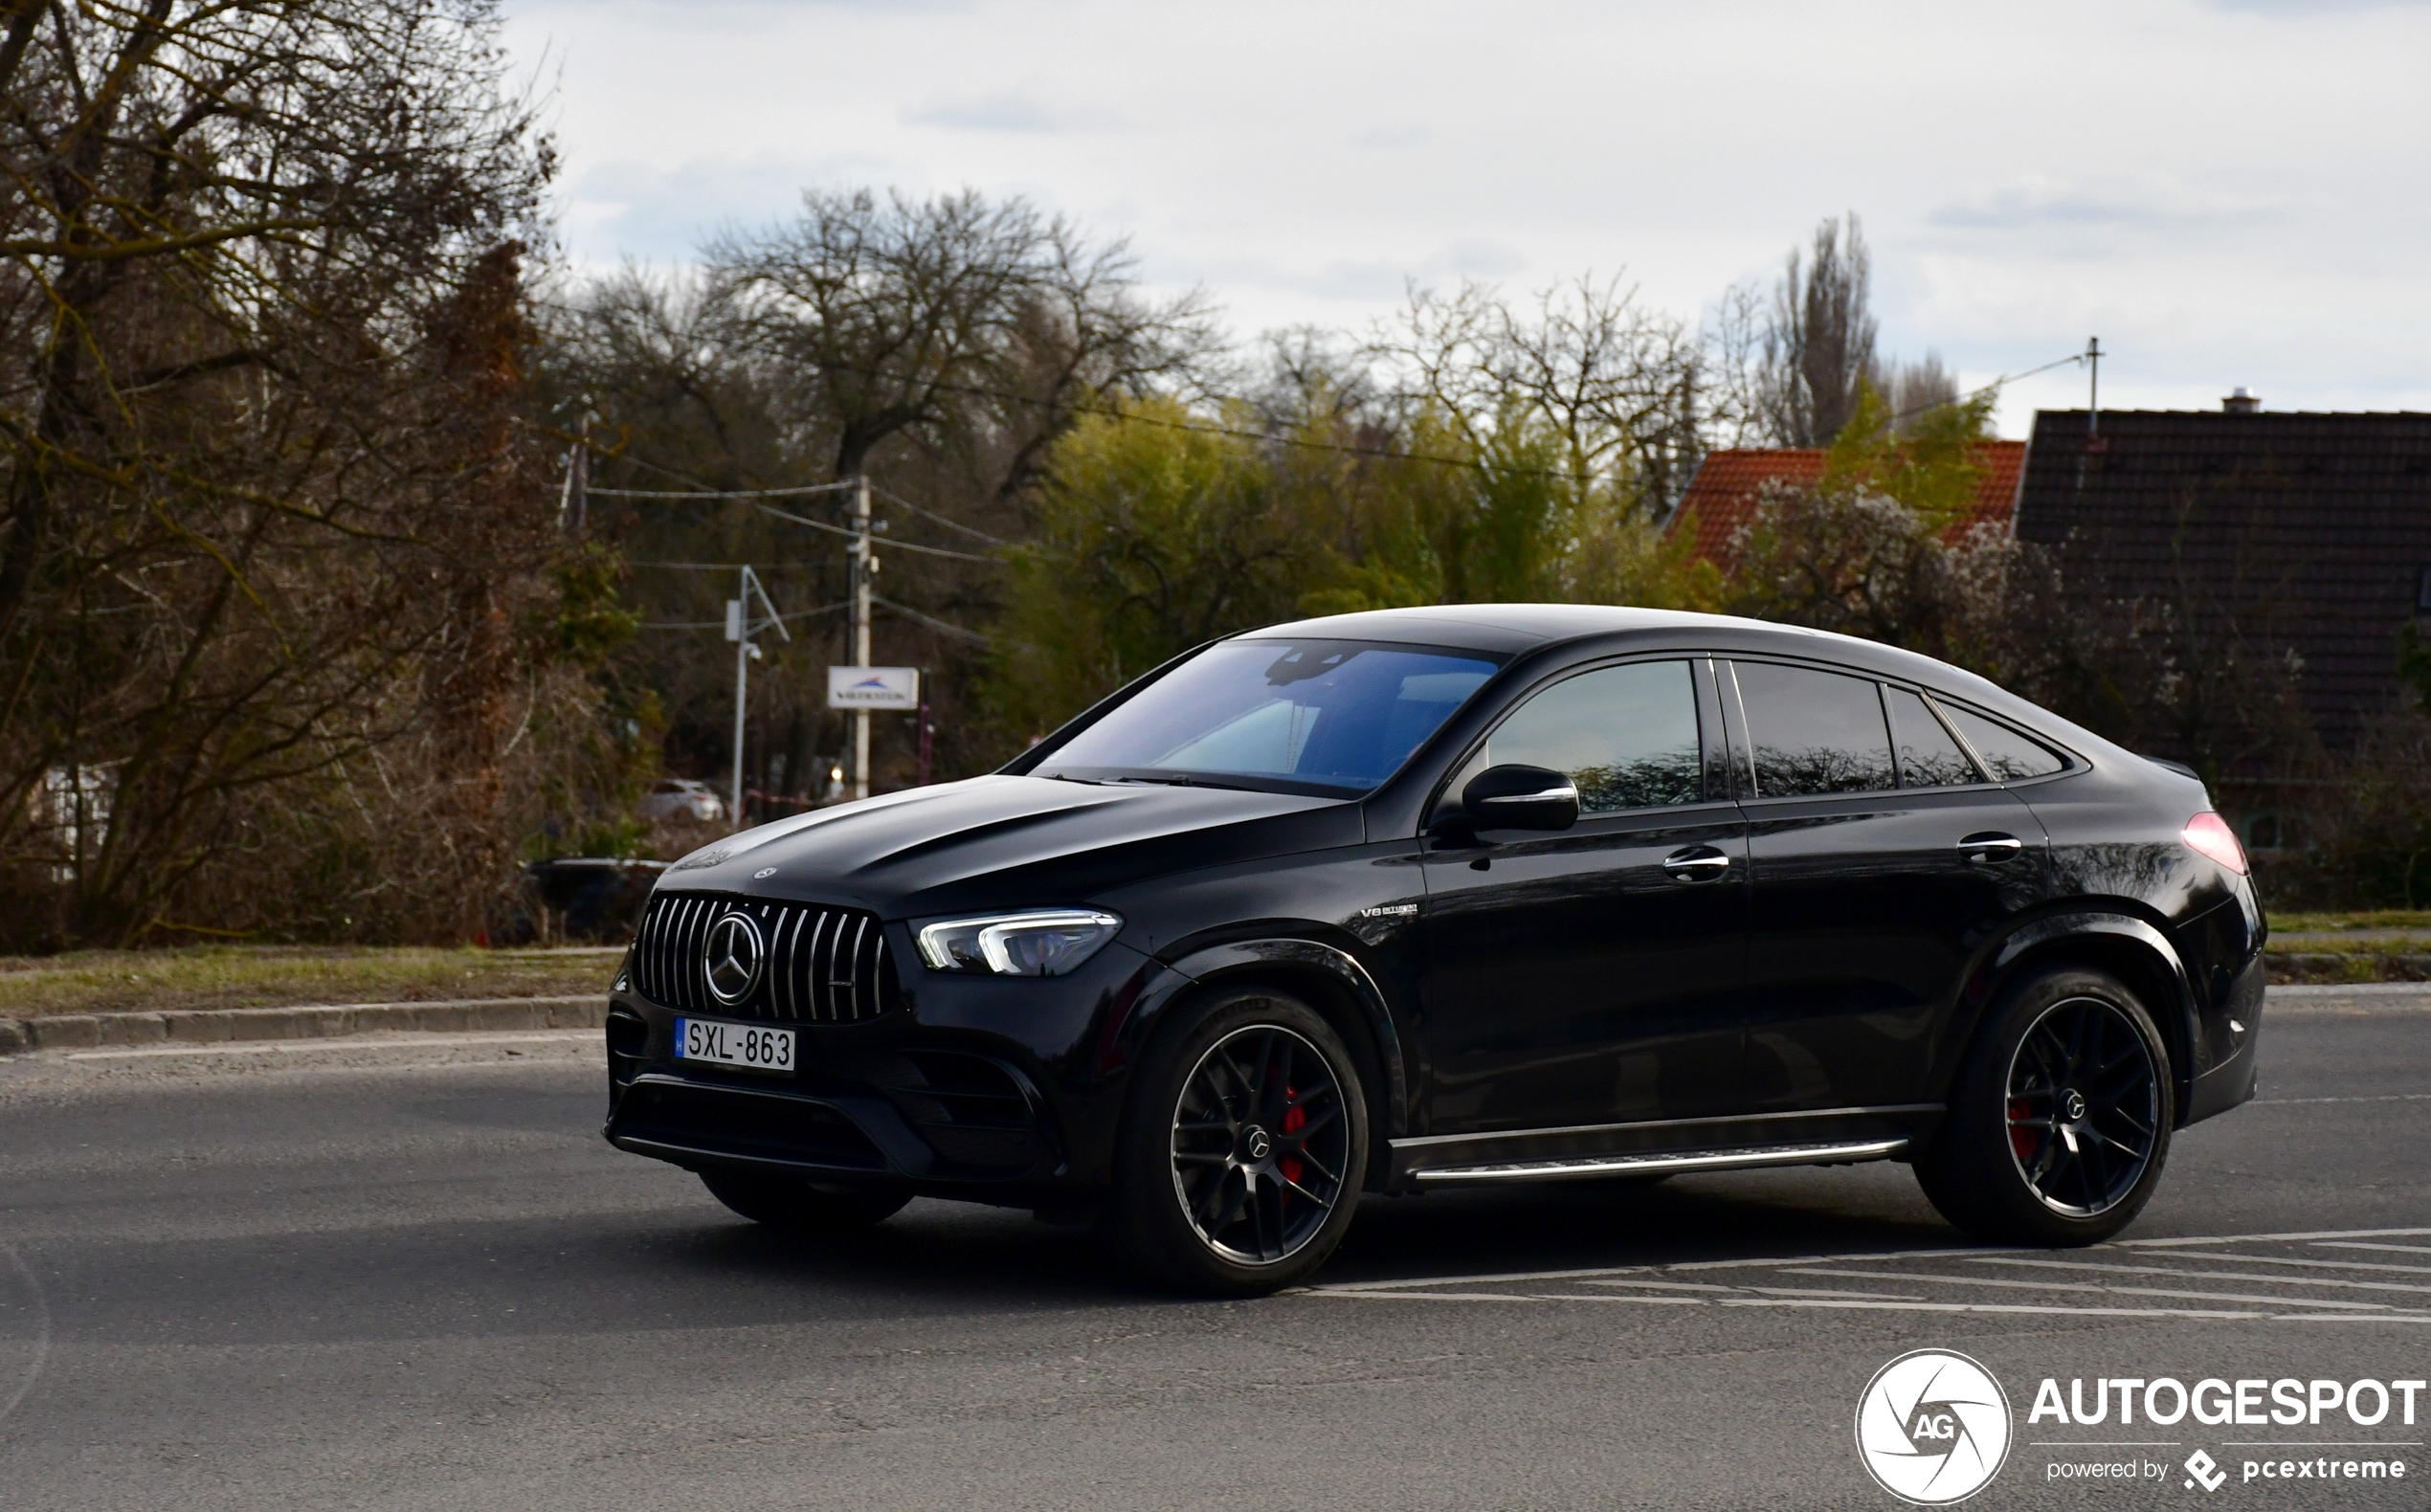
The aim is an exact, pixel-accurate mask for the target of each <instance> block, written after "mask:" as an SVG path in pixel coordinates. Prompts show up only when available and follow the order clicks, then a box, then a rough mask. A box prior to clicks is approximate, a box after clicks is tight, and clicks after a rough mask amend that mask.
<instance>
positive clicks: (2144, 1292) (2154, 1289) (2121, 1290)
mask: <svg viewBox="0 0 2431 1512" xmlns="http://www.w3.org/2000/svg"><path fill="white" fill-rule="evenodd" d="M1785 1274H1787V1275H1791V1276H1831V1277H1837V1278H1839V1279H1841V1280H1851V1281H1890V1280H1899V1281H1940V1282H1942V1283H1944V1284H1945V1285H1951V1286H1995V1287H2000V1288H2002V1289H2004V1290H2015V1291H2025V1292H2090V1293H2093V1294H2095V1295H2097V1296H2106V1297H2167V1298H2170V1299H2172V1300H2174V1301H2193V1302H2260V1303H2262V1304H2264V1306H2269V1307H2284V1306H2286V1305H2287V1304H2288V1303H2289V1302H2290V1301H2295V1302H2297V1303H2298V1305H2300V1306H2305V1307H2336V1308H2339V1309H2341V1310H2348V1309H2353V1310H2356V1311H2361V1312H2390V1311H2394V1310H2395V1309H2394V1308H2393V1307H2392V1305H2391V1304H2390V1303H2388V1302H2342V1301H2331V1300H2329V1299H2325V1298H2318V1297H2306V1298H2301V1299H2296V1298H2287V1297H2255V1296H2251V1295H2241V1294H2238V1293H2234V1292H2184V1291H2173V1290H2170V1289H2168V1288H2165V1287H2159V1286H2105V1285H2103V1284H2101V1283H2100V1282H2098V1281H2013V1280H2010V1279H2007V1278H2005V1277H1999V1276H1934V1275H1931V1274H1929V1273H1925V1274H1920V1273H1918V1272H1915V1271H1835V1270H1827V1269H1825V1268H1823V1267H1821V1266H1810V1267H1800V1268H1798V1269H1795V1270H1790V1271H1788V1272H1786V1273H1785ZM2427 1316H2431V1315H2427Z"/></svg>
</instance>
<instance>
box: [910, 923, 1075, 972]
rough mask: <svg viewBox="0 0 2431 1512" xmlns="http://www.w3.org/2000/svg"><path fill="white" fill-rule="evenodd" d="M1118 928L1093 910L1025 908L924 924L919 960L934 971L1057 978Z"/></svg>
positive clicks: (921, 932) (921, 933)
mask: <svg viewBox="0 0 2431 1512" xmlns="http://www.w3.org/2000/svg"><path fill="white" fill-rule="evenodd" d="M1122 927H1123V921H1122V920H1121V919H1120V918H1118V917H1116V916H1115V915H1113V914H1108V913H1101V912H1099V911H1098V910H1097V909H1094V908H1027V909H1023V910H1022V911H1021V912H1019V913H1011V914H988V915H984V916H982V917H980V918H977V919H948V920H947V921H946V922H944V923H934V924H924V925H922V926H921V931H920V958H921V959H922V960H924V961H926V962H927V963H928V967H929V969H931V970H934V971H993V972H994V973H996V974H997V975H998V976H1061V975H1062V974H1063V973H1064V972H1066V971H1069V970H1071V969H1072V968H1073V967H1077V966H1079V965H1080V964H1081V963H1082V962H1083V961H1086V960H1087V959H1088V958H1089V957H1091V956H1093V955H1095V954H1097V953H1098V950H1099V949H1100V948H1101V947H1102V946H1104V944H1105V943H1106V942H1107V941H1108V940H1111V939H1113V938H1114V936H1115V933H1116V932H1117V931H1118V930H1120V929H1121V928H1122Z"/></svg>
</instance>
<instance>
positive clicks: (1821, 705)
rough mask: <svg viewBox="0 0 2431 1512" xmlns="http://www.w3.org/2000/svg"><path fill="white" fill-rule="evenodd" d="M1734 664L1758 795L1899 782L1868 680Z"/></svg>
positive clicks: (1878, 787) (1874, 788) (1871, 788)
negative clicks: (1746, 715)
mask: <svg viewBox="0 0 2431 1512" xmlns="http://www.w3.org/2000/svg"><path fill="white" fill-rule="evenodd" d="M1734 670H1735V671H1736V672H1737V674H1738V678H1739V699H1740V702H1741V703H1742V705H1743V706H1744V707H1745V708H1746V709H1747V714H1748V735H1749V741H1750V744H1751V745H1753V746H1754V748H1755V790H1756V796H1757V797H1759V798H1791V797H1805V796H1813V795H1817V794H1822V793H1835V792H1881V791H1884V790H1885V789H1890V788H1895V787H1897V786H1898V778H1897V776H1896V773H1895V769H1894V768H1893V767H1892V766H1891V742H1890V731H1889V729H1888V727H1887V726H1885V723H1883V700H1882V696H1881V695H1880V694H1879V693H1877V692H1876V691H1875V687H1876V684H1875V682H1874V680H1873V679H1872V678H1851V677H1844V676H1842V675H1841V674H1840V673H1837V672H1818V671H1816V670H1814V669H1812V668H1808V667H1784V666H1777V665H1774V664H1773V663H1771V662H1763V661H1742V662H1738V663H1736V664H1735V669H1734Z"/></svg>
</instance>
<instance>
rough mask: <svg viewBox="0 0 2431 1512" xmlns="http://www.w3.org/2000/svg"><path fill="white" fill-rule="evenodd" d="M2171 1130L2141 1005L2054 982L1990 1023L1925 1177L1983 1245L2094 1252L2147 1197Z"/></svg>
mask: <svg viewBox="0 0 2431 1512" xmlns="http://www.w3.org/2000/svg"><path fill="white" fill-rule="evenodd" d="M2176 1122H2177V1106H2176V1081H2175V1078H2174V1077H2173V1075H2172V1073H2171V1070H2170V1057H2169V1052H2168V1050H2167V1049H2166V1048H2165V1047H2164V1046H2163V1045H2162V1043H2161V1036H2160V1034H2159V1032H2158V1031H2157V1030H2155V1029H2154V1028H2153V1026H2152V1014H2151V1013H2150V1012H2147V1011H2146V1009H2145V1007H2144V1005H2143V1004H2142V1003H2141V1002H2140V1001H2138V1000H2137V998H2136V996H2135V994H2134V993H2133V992H2131V991H2130V990H2129V989H2127V987H2126V986H2125V985H2124V984H2122V983H2120V982H2119V981H2118V980H2117V979H2115V978H2113V977H2110V976H2108V975H2106V974H2104V973H2103V972H2100V971H2093V970H2087V969H2085V968H2082V967H2065V968H2062V969H2058V970H2052V971H2046V972H2042V973H2041V974H2039V975H2037V976H2033V977H2030V978H2028V979H2027V980H2025V981H2023V982H2020V983H2018V985H2017V986H2016V987H2014V988H2013V989H2010V990H2008V991H2007V992H2005V993H2003V994H2002V996H2001V998H2000V1001H1999V1003H1998V1005H1997V1006H1996V1008H1995V1009H1994V1010H1993V1012H1992V1013H1991V1015H1990V1016H1989V1017H1988V1018H1987V1019H1986V1021H1985V1023H1984V1027H1983V1029H1982V1031H1981V1032H1980V1033H1979V1034H1977V1035H1976V1039H1975V1043H1974V1045H1973V1046H1972V1047H1970V1049H1969V1051H1968V1055H1967V1061H1966V1064H1965V1065H1964V1066H1963V1067H1962V1068H1961V1069H1960V1071H1959V1074H1958V1081H1957V1085H1956V1086H1955V1087H1953V1088H1952V1089H1951V1102H1950V1108H1949V1111H1948V1112H1947V1113H1946V1114H1945V1115H1944V1116H1943V1122H1942V1128H1941V1132H1940V1135H1939V1136H1938V1137H1937V1138H1936V1140H1935V1141H1934V1144H1933V1147H1932V1148H1931V1150H1929V1152H1928V1153H1927V1154H1926V1156H1925V1158H1924V1159H1922V1160H1919V1161H1918V1162H1917V1163H1916V1179H1917V1182H1918V1183H1919V1184H1920V1185H1921V1186H1923V1188H1924V1189H1925V1195H1926V1196H1927V1197H1929V1198H1930V1199H1931V1200H1932V1204H1933V1206H1934V1207H1935V1208H1937V1209H1939V1210H1940V1211H1941V1214H1942V1216H1943V1217H1946V1218H1948V1219H1949V1220H1950V1221H1951V1223H1953V1224H1955V1225H1957V1226H1958V1227H1959V1228H1960V1229H1963V1230H1965V1231H1966V1232H1967V1233H1969V1234H1973V1235H1974V1236H1975V1237H1977V1238H1979V1239H1985V1240H1989V1241H1991V1242H1993V1243H1996V1244H2025V1245H2036V1246H2042V1247H2050V1248H2063V1247H2073V1246H2076V1245H2084V1244H2096V1243H2099V1242H2101V1241H2102V1240H2104V1239H2107V1238H2108V1237H2109V1236H2110V1235H2112V1234H2116V1233H2118V1232H2119V1231H2120V1230H2121V1229H2124V1228H2126V1227H2127V1226H2128V1225H2129V1224H2130V1222H2132V1221H2134V1218H2135V1215H2136V1214H2137V1213H2139V1212H2143V1211H2144V1205H2145V1203H2147V1202H2148V1201H2150V1200H2151V1199H2152V1190H2153V1189H2154V1188H2155V1187H2156V1186H2158V1185H2159V1184H2160V1180H2161V1168H2162V1167H2163V1165H2164V1164H2166V1162H2167V1161H2168V1159H2169V1150H2170V1130H2171V1128H2172V1127H2173V1126H2174V1125H2175V1123H2176Z"/></svg>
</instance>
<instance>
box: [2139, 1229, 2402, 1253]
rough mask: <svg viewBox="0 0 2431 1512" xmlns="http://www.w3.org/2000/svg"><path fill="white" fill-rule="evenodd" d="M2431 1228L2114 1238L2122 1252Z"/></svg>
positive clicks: (2395, 1234)
mask: <svg viewBox="0 0 2431 1512" xmlns="http://www.w3.org/2000/svg"><path fill="white" fill-rule="evenodd" d="M2425 1237H2431V1229H2321V1230H2317V1231H2315V1232H2313V1233H2310V1234H2198V1235H2197V1236H2195V1237H2193V1238H2187V1239H2113V1240H2111V1241H2110V1242H2111V1243H2112V1244H2115V1245H2118V1246H2119V1247H2121V1248H2123V1249H2130V1250H2150V1249H2162V1248H2166V1247H2167V1246H2170V1245H2173V1244H2295V1243H2299V1242H2301V1241H2303V1240H2306V1239H2413V1238H2425Z"/></svg>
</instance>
